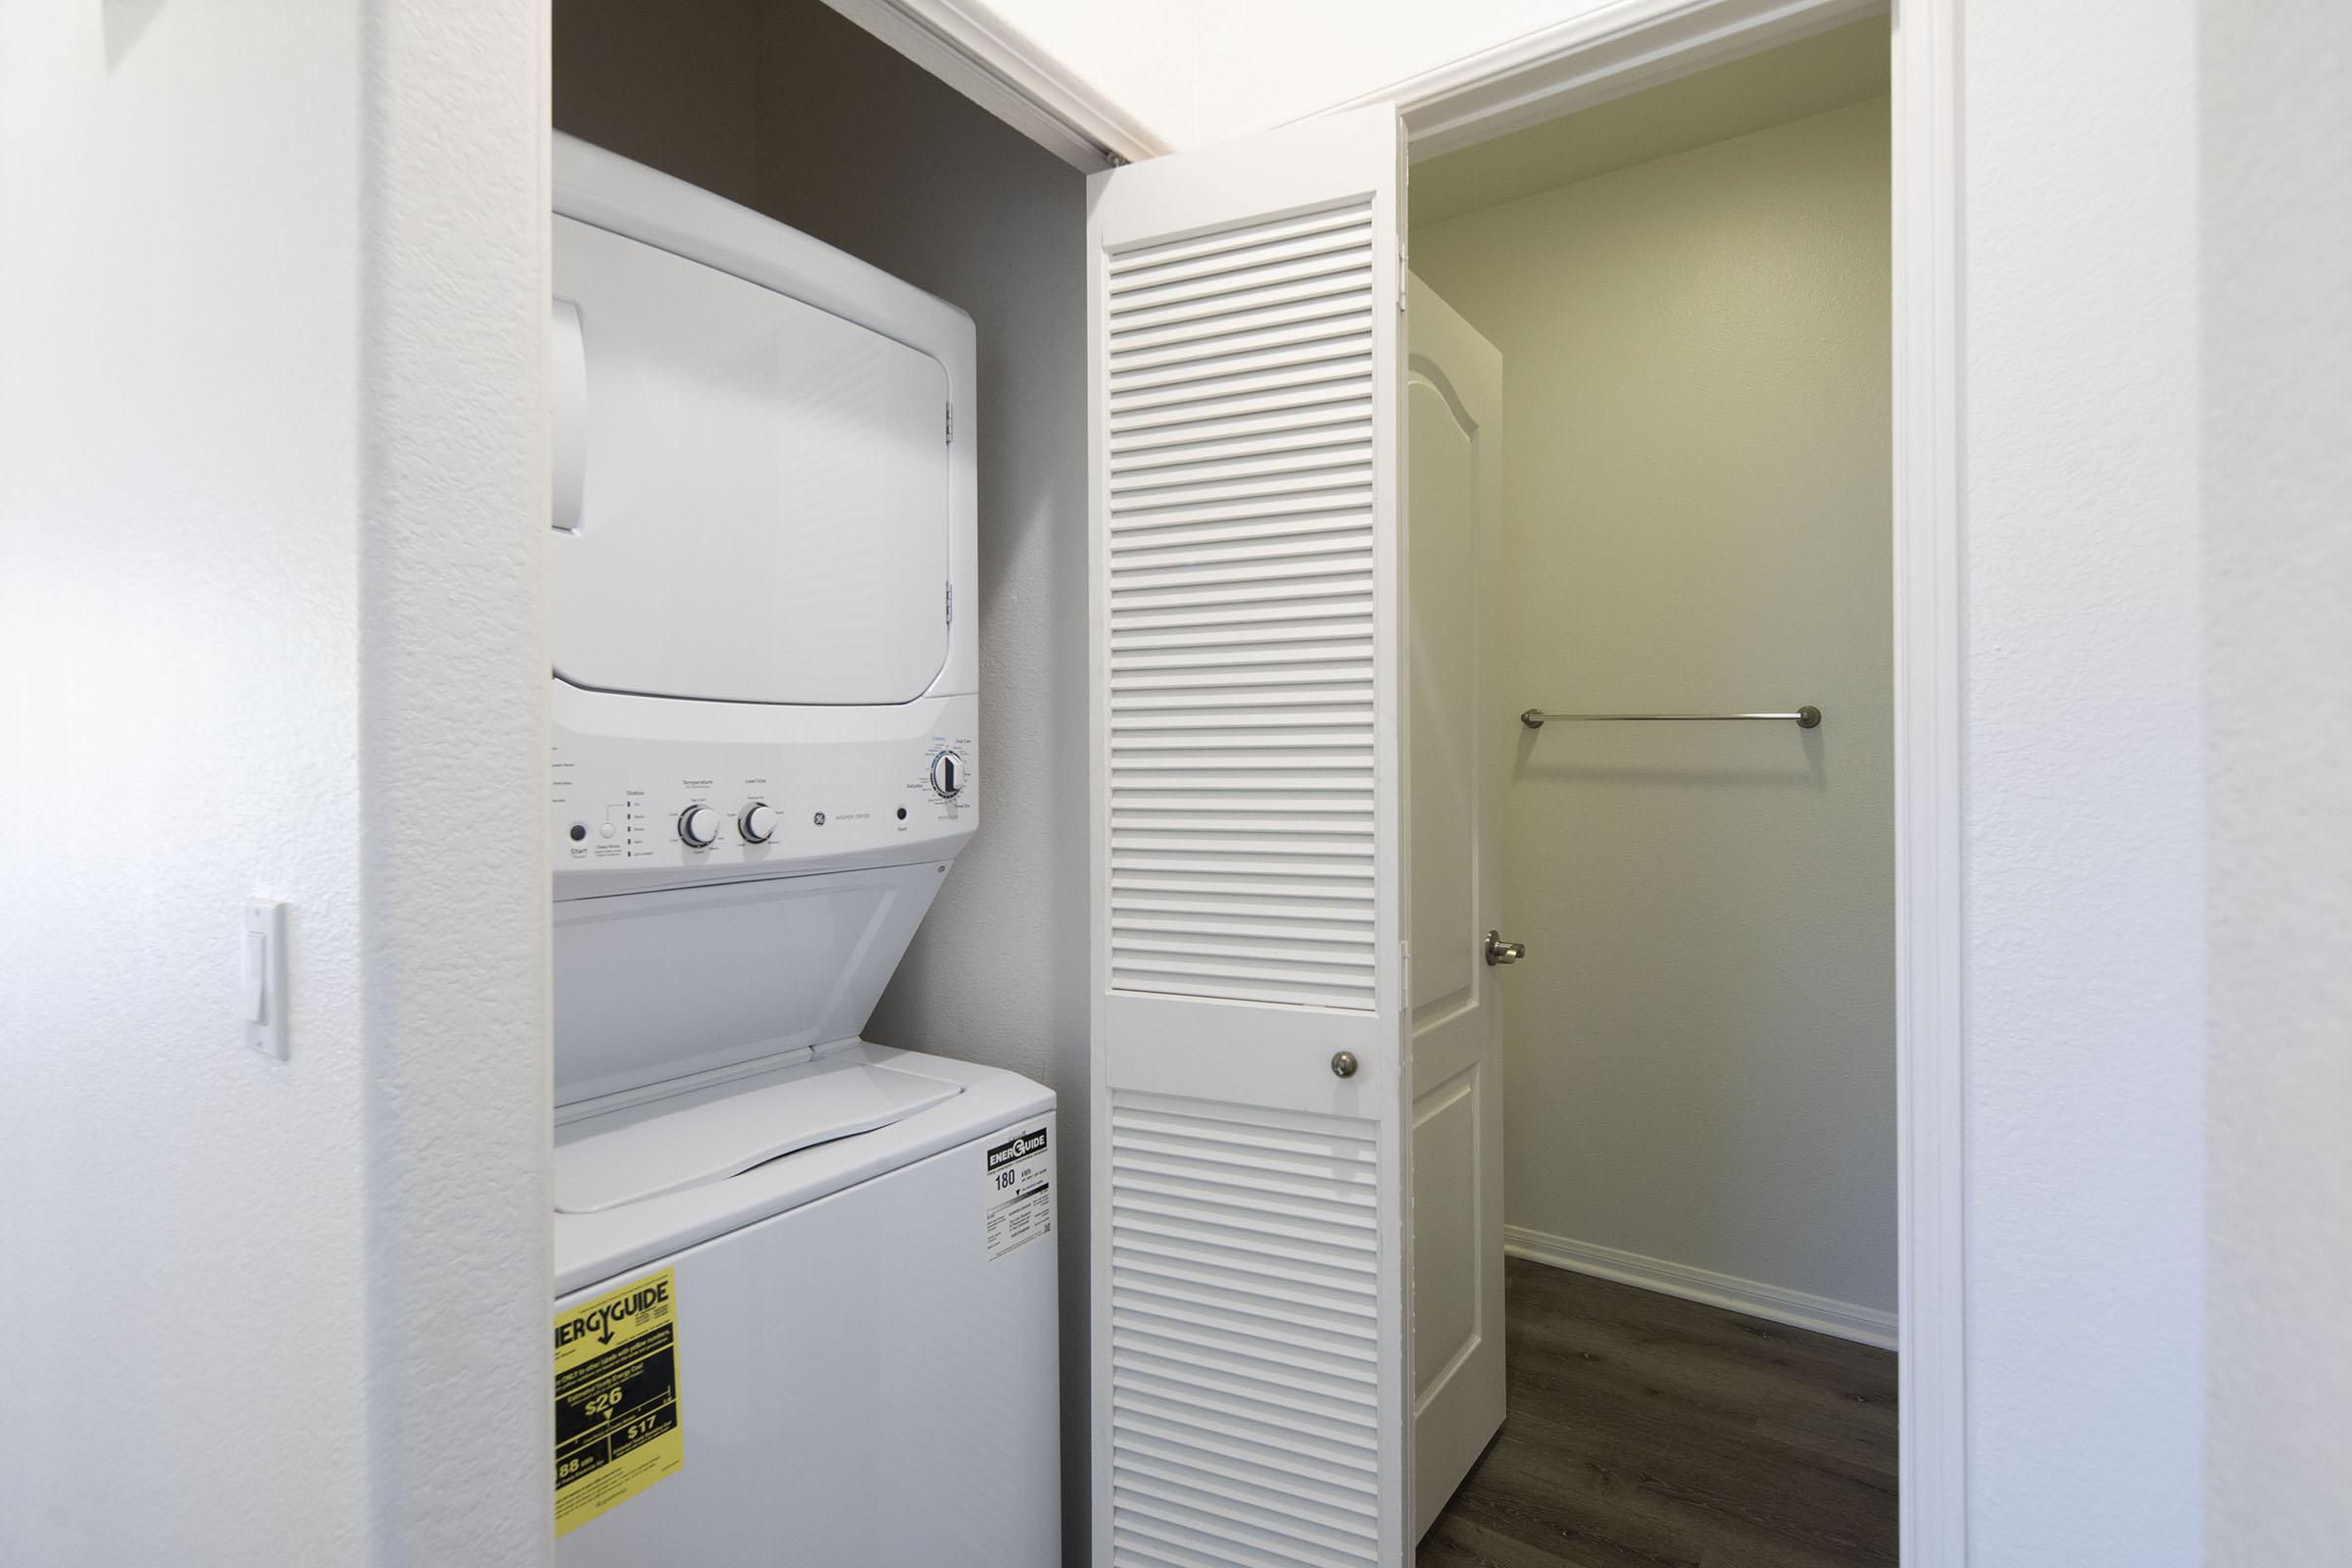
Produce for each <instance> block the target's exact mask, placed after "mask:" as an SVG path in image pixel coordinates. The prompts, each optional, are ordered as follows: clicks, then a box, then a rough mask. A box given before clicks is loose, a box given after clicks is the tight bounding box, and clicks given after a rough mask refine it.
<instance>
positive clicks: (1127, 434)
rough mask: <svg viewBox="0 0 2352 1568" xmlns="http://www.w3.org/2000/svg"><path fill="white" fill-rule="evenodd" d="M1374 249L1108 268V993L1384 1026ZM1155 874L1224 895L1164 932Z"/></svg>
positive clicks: (1280, 225) (1282, 237) (1357, 238)
mask: <svg viewBox="0 0 2352 1568" xmlns="http://www.w3.org/2000/svg"><path fill="white" fill-rule="evenodd" d="M1371 244H1372V225H1371V222H1370V218H1369V212H1368V208H1367V207H1366V206H1365V205H1364V204H1361V203H1358V204H1355V205H1352V206H1348V207H1342V208H1334V209H1329V210H1326V211H1323V212H1318V213H1308V214H1302V215H1297V216H1293V217H1289V218H1285V219H1281V220H1277V221H1270V222H1266V223H1259V224H1252V225H1248V226H1245V227H1242V228H1237V229H1232V230H1228V231H1225V232H1222V233H1217V234H1209V235H1197V236H1194V237H1191V238H1188V239H1185V240H1181V241H1177V242H1174V243H1171V244H1167V245H1161V246H1147V247H1144V248H1142V249H1140V250H1137V251H1134V252H1130V253H1127V254H1122V255H1119V256H1115V257H1113V258H1112V259H1111V261H1110V264H1109V277H1108V280H1107V299H1106V304H1107V307H1108V311H1109V317H1110V324H1111V326H1112V328H1113V332H1114V336H1113V337H1112V339H1111V344H1110V361H1109V384H1108V388H1107V390H1108V392H1109V400H1108V413H1107V416H1106V418H1107V420H1108V429H1107V431H1106V435H1107V436H1108V438H1109V450H1110V476H1111V477H1110V494H1109V496H1108V497H1107V505H1106V512H1107V517H1106V521H1107V527H1108V531H1109V537H1110V547H1109V550H1108V551H1107V553H1106V558H1105V570H1106V572H1107V574H1108V580H1107V582H1106V584H1105V587H1106V589H1107V590H1108V598H1107V608H1108V621H1109V627H1108V629H1109V634H1110V635H1109V639H1108V643H1109V647H1108V670H1107V675H1108V679H1107V680H1106V682H1105V686H1104V689H1105V691H1106V693H1107V698H1108V702H1109V705H1110V725H1111V732H1112V747H1113V754H1112V772H1111V778H1112V781H1113V782H1112V783H1111V785H1110V788H1111V792H1112V798H1111V802H1110V806H1111V810H1110V815H1109V818H1108V821H1109V829H1110V863H1111V867H1112V870H1113V886H1112V888H1111V892H1110V901H1109V903H1110V933H1109V936H1110V943H1109V946H1110V961H1111V974H1110V983H1111V985H1112V987H1113V988H1114V989H1118V990H1126V991H1143V992H1156V993H1162V994H1170V995H1177V996H1193V997H1207V998H1215V999H1219V1000H1226V1001H1236V1002H1257V1003H1268V1002H1272V1003H1281V1004H1289V1005H1299V1006H1314V1007H1346V1008H1350V1009H1357V1010H1369V1009H1370V1008H1371V1007H1372V1006H1373V1005H1374V969H1375V965H1374V962H1373V921H1372V912H1373V911H1372V907H1371V903H1370V900H1371V887H1370V873H1371V870H1372V866H1373V855H1374V849H1375V845H1374V840H1373V827H1374V776H1373V773H1374V768H1373V762H1374V743H1373V733H1374V732H1373V683H1374V665H1373V661H1374V636H1373V632H1374V614H1375V606H1374V598H1373V593H1374V589H1373V580H1372V556H1373V496H1374V485H1375V467H1374V463H1373V452H1372V405H1371V402H1370V399H1369V398H1368V397H1366V396H1365V395H1364V389H1366V388H1368V386H1369V384H1370V381H1371V378H1372V373H1373V359H1372V355H1373V340H1374V333H1373V326H1374V320H1373V311H1372V292H1371V290H1370V289H1369V288H1368V287H1366V286H1365V280H1366V279H1367V278H1368V277H1369V275H1370V270H1371V266H1372V256H1371ZM1343 277H1345V278H1352V279H1353V280H1352V281H1350V282H1348V284H1347V286H1346V287H1344V288H1341V289H1339V290H1337V291H1336V292H1335V291H1334V290H1333V289H1331V288H1329V287H1326V284H1328V283H1329V281H1330V280H1331V279H1333V278H1343ZM1211 307H1213V309H1212V308H1211ZM1159 734H1169V735H1172V736H1174V737H1176V738H1177V739H1176V741H1175V742H1174V744H1180V745H1183V746H1187V747H1192V748H1197V749H1198V750H1199V752H1200V753H1201V755H1202V756H1203V758H1204V759H1208V760H1201V761H1180V760H1176V759H1167V758H1159V757H1142V756H1136V755H1134V754H1132V753H1129V752H1126V751H1124V750H1122V748H1123V747H1125V746H1127V745H1128V744H1130V743H1131V742H1136V741H1140V740H1145V739H1149V738H1150V737H1152V736H1155V735H1159ZM1160 744H1162V745H1166V744H1170V743H1168V742H1162V743H1160ZM1306 752H1311V753H1312V754H1313V756H1314V759H1315V760H1313V761H1312V762H1308V763H1305V764H1304V765H1303V766H1302V761H1301V756H1300V754H1301V753H1306ZM1302 855H1303V856H1310V857H1312V858H1311V859H1310V860H1308V861H1305V862H1301V860H1300V857H1301V856H1302ZM1147 868H1148V869H1149V870H1151V871H1152V872H1153V873H1155V874H1159V875H1163V876H1164V875H1167V874H1175V875H1178V876H1180V877H1181V875H1182V874H1184V873H1188V872H1189V873H1193V874H1196V875H1203V874H1211V873H1213V874H1214V876H1215V880H1216V882H1217V885H1218V888H1219V889H1220V890H1221V892H1220V893H1219V894H1217V895H1216V896H1215V898H1214V901H1213V902H1211V903H1208V904H1206V905H1204V906H1201V907H1200V910H1199V917H1198V918H1194V919H1189V920H1181V921H1170V920H1169V919H1167V918H1166V917H1165V916H1166V910H1165V908H1164V901H1163V907H1161V908H1159V909H1156V910H1154V909H1152V906H1151V905H1150V904H1149V903H1146V904H1141V905H1139V904H1138V903H1137V902H1136V900H1135V899H1134V898H1133V897H1132V896H1131V895H1130V894H1129V893H1127V892H1125V891H1123V889H1122V887H1121V885H1120V884H1121V880H1122V875H1121V874H1122V873H1124V872H1129V871H1140V870H1145V869H1147ZM1335 875H1336V876H1338V877H1341V878H1345V879H1350V880H1343V881H1340V882H1337V883H1335V882H1334V881H1332V880H1330V878H1332V877H1334V876H1335ZM1304 877H1311V878H1312V879H1313V880H1311V881H1310V880H1303V879H1302V878H1304ZM1340 889H1347V890H1348V891H1345V892H1343V891H1339V890H1340ZM1302 895H1304V896H1308V897H1310V898H1311V900H1312V906H1311V907H1310V909H1309V910H1307V911H1306V913H1307V914H1308V923H1306V924H1304V925H1302V926H1299V927H1297V928H1290V927H1286V926H1284V925H1282V924H1279V923H1270V922H1269V921H1268V920H1267V919H1266V918H1265V917H1264V916H1263V915H1262V914H1261V915H1259V916H1258V917H1257V918H1254V919H1249V918H1244V919H1230V918H1226V917H1225V916H1226V915H1227V914H1228V912H1229V911H1231V912H1238V911H1237V906H1238V907H1253V906H1254V907H1260V908H1262V907H1265V906H1266V905H1267V904H1268V903H1269V902H1270V901H1280V900H1284V899H1293V898H1298V897H1300V896H1302ZM1153 915H1156V916H1157V917H1152V916H1153Z"/></svg>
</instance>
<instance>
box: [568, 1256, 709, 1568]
mask: <svg viewBox="0 0 2352 1568" xmlns="http://www.w3.org/2000/svg"><path fill="white" fill-rule="evenodd" d="M685 1453H686V1450H685V1444H684V1438H683V1434H682V1433H681V1432H680V1431H679V1429H678V1296H677V1284H676V1282H675V1281H674V1280H672V1279H671V1278H670V1271H669V1270H668V1269H663V1270H662V1272H661V1273H659V1274H648V1275H646V1276H645V1277H644V1278H642V1279H636V1280H631V1281H630V1282H629V1283H628V1284H626V1285H623V1286H622V1287H620V1289H618V1290H616V1291H613V1292H612V1293H611V1294H610V1295H606V1296H600V1297H598V1298H597V1299H595V1300H593V1301H583V1302H581V1303H580V1304H579V1305H577V1306H574V1307H567V1308H565V1309H564V1310H563V1311H561V1312H558V1313H557V1314H556V1534H557V1535H558V1536H564V1535H568V1534H569V1533H570V1532H572V1531H574V1530H577V1529H578V1528H579V1527H580V1526H582V1525H584V1524H586V1523H587V1522H588V1521H589V1520H591V1519H593V1518H595V1517H596V1516H597V1515H598V1514H601V1513H603V1512H605V1511H606V1510H607V1509H609V1508H617V1507H619V1506H620V1505H621V1504H622V1503H624V1502H626V1501H628V1500H629V1499H630V1498H631V1497H634V1496H635V1495H637V1494H639V1493H640V1492H643V1491H644V1490H645V1489H646V1488H648V1487H650V1486H652V1485H653V1484H654V1483H655V1482H657V1481H660V1480H662V1478H663V1477H665V1476H671V1475H675V1474H676V1473H677V1469H678V1466H679V1465H680V1464H681V1463H683V1462H684V1460H685Z"/></svg>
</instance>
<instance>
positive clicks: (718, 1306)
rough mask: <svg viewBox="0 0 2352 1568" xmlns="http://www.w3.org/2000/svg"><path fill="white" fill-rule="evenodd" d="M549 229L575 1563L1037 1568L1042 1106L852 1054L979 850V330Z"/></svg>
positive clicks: (928, 307) (814, 267)
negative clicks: (933, 909)
mask: <svg viewBox="0 0 2352 1568" xmlns="http://www.w3.org/2000/svg"><path fill="white" fill-rule="evenodd" d="M555 209H556V217H555V259H556V270H555V284H556V303H555V313H554V343H555V359H554V378H555V392H556V407H557V427H556V440H555V461H556V483H555V517H554V521H555V526H556V534H555V539H554V549H553V555H554V604H553V611H554V613H553V625H554V664H555V670H554V682H553V689H552V706H553V712H554V721H555V722H554V746H553V769H552V778H551V800H552V803H553V807H554V810H553V813H552V817H553V823H554V827H553V832H554V834H555V838H554V842H553V844H552V846H551V853H552V857H553V859H554V863H555V879H554V880H555V887H554V895H555V900H556V906H555V962H556V968H555V993H556V1103H557V1127H556V1166H555V1169H556V1179H555V1194H554V1198H555V1206H556V1214H555V1253H556V1291H557V1301H556V1319H555V1324H556V1342H557V1347H556V1354H557V1361H558V1386H557V1428H558V1451H557V1454H556V1456H555V1465H554V1480H555V1483H556V1486H557V1518H558V1529H559V1533H560V1537H561V1539H560V1542H559V1546H558V1559H559V1561H561V1562H562V1563H563V1564H564V1565H565V1568H600V1565H604V1564H621V1563H627V1564H630V1565H632V1568H634V1565H639V1564H643V1563H646V1562H662V1563H670V1564H680V1565H694V1564H719V1563H737V1562H755V1561H757V1562H785V1563H803V1562H806V1563H810V1564H824V1565H826V1568H860V1565H870V1568H906V1565H911V1564H930V1563H948V1562H954V1563H958V1564H1005V1565H1007V1568H1013V1565H1018V1568H1032V1565H1035V1564H1039V1563H1045V1562H1051V1561H1053V1560H1054V1559H1055V1558H1056V1557H1057V1556H1058V1552H1059V1504H1058V1480H1057V1478H1058V1473H1059V1464H1058V1445H1057V1437H1056V1422H1057V1409H1058V1399H1057V1388H1056V1373H1055V1367H1056V1347H1057V1340H1058V1334H1057V1324H1056V1319H1055V1306H1054V1301H1055V1291H1054V1277H1055V1253H1056V1247H1057V1238H1056V1236H1055V1224H1054V1219H1055V1215H1054V1202H1055V1199H1056V1191H1055V1187H1054V1167H1055V1164H1056V1161H1057V1159H1058V1156H1059V1154H1060V1150H1059V1148H1058V1145H1057V1137H1056V1128H1055V1124H1054V1098H1053V1095H1052V1094H1051V1093H1050V1092H1049V1091H1047V1090H1045V1089H1043V1088H1041V1087H1039V1086H1038V1085H1036V1084H1033V1083H1030V1082H1028V1081H1027V1080H1025V1079H1022V1078H1019V1077H1017V1076H1015V1075H1013V1074H1011V1073H1007V1072H1003V1071H999V1070H996V1069H993V1068H986V1067H978V1066H973V1065H971V1064H968V1063H964V1062H958V1061H954V1060H950V1059H947V1058H944V1057H939V1056H929V1055H920V1054H913V1053H909V1052H902V1051H893V1050H890V1049H887V1048H884V1047H881V1046H875V1045H871V1044H868V1043H866V1042H864V1041H862V1040H859V1039H858V1031H859V1030H860V1029H861V1028H862V1027H863V1025H864V1022H865V1019H866V1018H867V1016H868V1015H869V1014H870V1013H871V1011H872V1009H873V1005H874V1003H875V1001H876V999H877V998H878V997H879V996H880V995H881V992H882V988H883V986H884V985H885V984H886V983H887V982H888V981H889V978H890V975H891V972H892V970H893V969H895V968H896V966H897V964H898V962H899V959H900V957H901V956H902V955H903V954H904V953H905V951H906V948H907V942H908V941H909V940H910V939H911V938H912V936H913V934H914V931H915V928H916V926H917V924H918V923H919V922H920V921H921V919H922V917H923V913H924V911H925V910H926V909H927V908H928V907H929V906H930V903H931V900H932V897H933V895H934V894H935V893H936V891H937V889H938V887H939V884H940V882H941V881H942V880H943V879H944V877H945V876H946V875H947V873H948V871H949V868H950V867H951V865H952V864H953V862H954V860H955V858H956V854H957V852H958V851H960V850H961V848H962V847H963V845H964V844H965V843H966V842H967V841H968V840H969V838H970V837H971V834H972V831H973V829H974V827H975V826H976V825H977V822H978V814H979V801H980V793H981V785H982V780H983V778H984V771H983V768H982V766H981V756H980V747H979V739H978V733H977V732H978V701H977V683H976V671H977V664H978V646H977V638H976V635H975V630H976V628H975V627H974V624H973V615H972V613H971V607H972V606H973V605H974V604H975V603H976V595H975V594H974V593H973V592H971V586H972V577H973V570H974V562H975V549H974V514H975V509H976V493H977V487H976V480H975V473H974V466H973V462H972V457H971V452H972V443H971V439H970V432H971V429H972V404H973V396H974V369H973V342H972V327H971V322H970V320H969V319H967V318H965V317H964V316H963V315H962V314H961V313H960V312H958V311H956V310H955V309H953V308H952V307H950V306H947V305H945V304H942V303H941V302H940V301H938V300H935V299H932V298H931V297H929V296H928V295H925V294H923V293H921V292H919V291H918V290H915V289H913V288H911V287H909V286H908V285H907V284H905V283H902V282H900V281H898V280H897V279H895V278H892V277H890V276H888V275H887V274H884V273H882V272H879V271H877V270H874V269H873V268H870V267H867V266H865V265H864V264H863V263H860V262H858V261H856V260H854V259H852V258H850V257H847V256H844V255H842V254H841V253H840V252H838V251H835V250H832V249H831V248H830V247H827V246H824V245H822V244H819V243H818V242H816V241H814V240H811V239H809V237H808V236H806V235H803V234H799V233H796V232H794V231H792V230H790V229H787V228H784V227H783V226H781V225H779V224H777V223H774V222H772V221H768V220H767V219H764V218H761V217H760V216H758V215H757V214H754V213H751V212H748V211H746V210H745V209H743V208H740V207H737V206H735V205H734V204H732V203H729V202H726V201H724V200H722V199H720V198H718V197H716V196H713V195H711V194H710V193H709V192H707V191H702V190H699V189H696V188H695V187H693V186H690V185H686V184H683V183H681V182H679V181H677V180H673V179H670V178H668V177H667V176H665V175H662V174H659V173H656V172H653V171H651V170H647V169H644V168H642V167H640V166H638V165H635V164H631V163H629V162H627V161H626V160H623V159H620V158H616V157H614V156H613V155H612V154H610V153H606V152H603V151H600V150H598V149H596V148H592V147H589V146H586V145H585V144H583V143H580V142H577V141H574V140H572V139H571V138H569V137H565V136H561V135H559V136H558V137H557V138H556V149H555Z"/></svg>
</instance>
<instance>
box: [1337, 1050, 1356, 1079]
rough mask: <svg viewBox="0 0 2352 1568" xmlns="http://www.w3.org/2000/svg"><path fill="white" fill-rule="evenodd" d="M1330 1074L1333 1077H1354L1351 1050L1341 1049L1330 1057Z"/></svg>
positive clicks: (1353, 1061)
mask: <svg viewBox="0 0 2352 1568" xmlns="http://www.w3.org/2000/svg"><path fill="white" fill-rule="evenodd" d="M1331 1075H1332V1076H1333V1077H1334V1078H1352V1077H1354V1076H1355V1053H1354V1052H1352V1051H1343V1052H1340V1053H1338V1054H1335V1055H1334V1056H1333V1057H1332V1058H1331Z"/></svg>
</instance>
